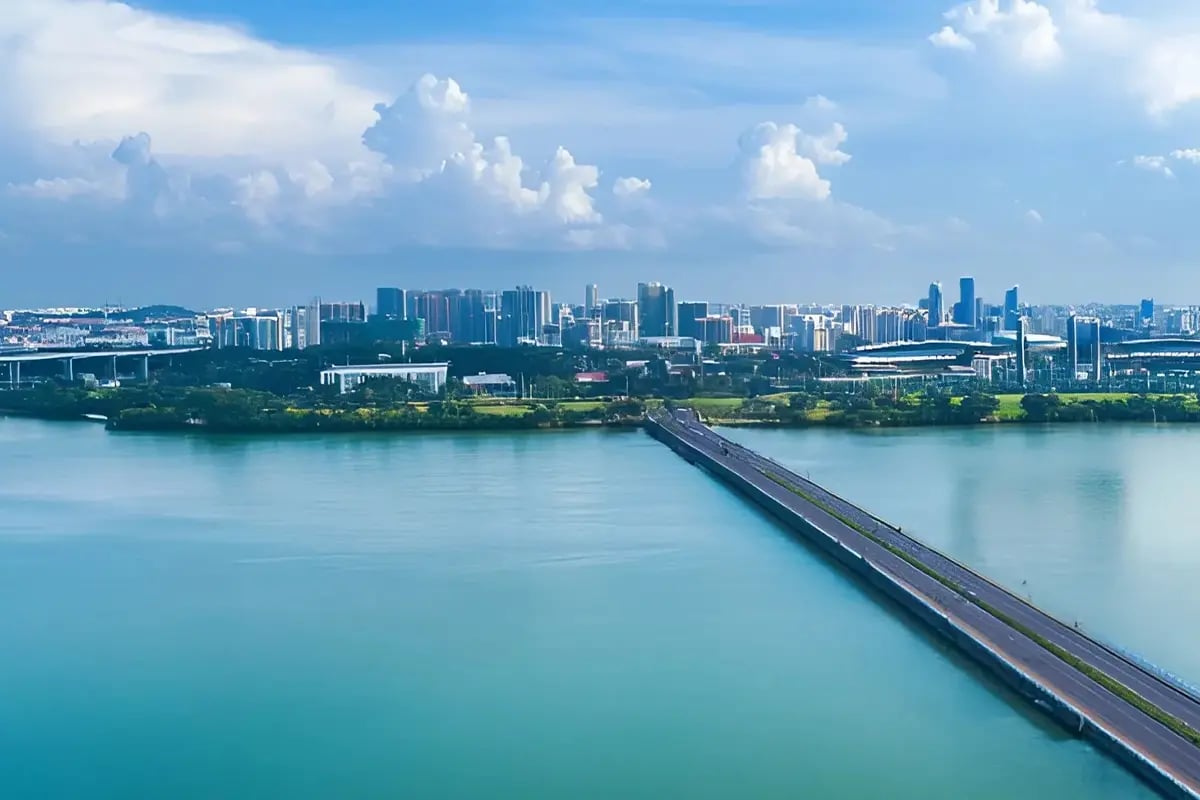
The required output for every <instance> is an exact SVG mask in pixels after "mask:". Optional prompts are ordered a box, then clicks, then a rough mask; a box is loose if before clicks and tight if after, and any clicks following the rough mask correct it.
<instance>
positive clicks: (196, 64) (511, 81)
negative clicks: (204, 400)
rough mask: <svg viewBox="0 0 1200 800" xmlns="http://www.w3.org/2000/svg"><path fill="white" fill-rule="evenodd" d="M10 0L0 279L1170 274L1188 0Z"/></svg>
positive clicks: (254, 290)
mask: <svg viewBox="0 0 1200 800" xmlns="http://www.w3.org/2000/svg"><path fill="white" fill-rule="evenodd" d="M9 5H10V6H11V11H6V14H5V15H4V16H3V18H2V19H0V37H3V38H6V39H8V40H9V41H11V42H14V43H15V46H14V47H12V48H6V49H5V50H4V51H2V52H0V75H4V76H7V77H5V78H4V79H2V80H0V270H3V271H4V273H5V274H4V278H5V280H4V281H3V282H2V283H0V306H11V305H20V304H35V303H51V302H61V303H95V302H103V301H106V300H107V301H122V302H128V303H141V302H151V301H163V302H166V301H177V302H184V303H190V304H195V305H206V304H218V303H229V304H283V303H289V302H297V301H299V300H302V299H304V298H305V297H307V296H308V295H311V294H314V293H320V294H322V295H325V296H345V297H359V296H367V295H369V293H370V291H371V290H372V288H373V287H374V286H375V285H376V284H383V283H389V284H390V283H400V284H405V285H410V286H443V285H479V286H507V285H511V284H514V283H516V282H519V281H520V282H527V281H528V282H536V283H538V284H540V285H543V286H546V287H548V288H550V289H551V290H553V291H555V292H556V293H559V294H562V295H563V296H564V297H565V298H566V299H572V298H574V295H575V294H579V293H580V292H581V291H582V290H581V289H580V288H579V287H580V286H582V285H583V284H584V283H591V282H597V283H599V284H600V285H601V287H602V291H603V292H604V293H606V294H611V295H621V294H631V293H632V291H633V286H634V284H635V283H636V282H637V281H638V280H649V279H660V280H666V281H669V282H671V283H673V284H675V285H676V287H677V292H678V293H679V294H680V295H681V296H686V297H710V298H713V299H727V300H730V301H749V302H754V301H767V300H780V301H810V300H811V301H824V302H833V301H837V302H842V301H845V302H914V301H915V299H916V298H917V297H918V296H920V295H921V294H922V293H923V292H924V287H925V286H926V285H927V284H928V282H929V281H930V280H935V279H937V280H942V281H944V282H947V283H950V282H953V281H954V280H955V279H956V278H957V277H958V275H960V274H966V273H972V274H975V275H976V276H977V278H978V281H979V285H980V291H981V293H982V294H983V295H984V296H985V297H988V298H995V299H999V297H1000V295H1001V293H1002V292H1003V290H1004V288H1006V287H1007V286H1008V285H1011V284H1012V283H1020V284H1021V285H1022V287H1023V288H1024V293H1025V296H1026V297H1027V298H1028V299H1030V300H1034V301H1036V300H1044V301H1047V302H1072V301H1075V302H1086V301H1093V300H1100V301H1113V302H1116V301H1128V302H1132V301H1134V300H1136V299H1137V298H1138V297H1140V296H1143V295H1147V296H1149V295H1152V296H1155V297H1156V298H1159V299H1160V300H1164V301H1168V302H1191V301H1197V302H1200V273H1197V270H1196V269H1195V268H1194V266H1193V263H1194V259H1195V254H1196V253H1197V252H1198V248H1200V233H1198V232H1197V230H1196V227H1197V226H1195V225H1192V224H1191V216H1192V209H1194V208H1196V205H1197V200H1200V57H1198V56H1196V55H1195V54H1196V53H1200V10H1198V9H1196V8H1194V4H1192V3H1189V2H1184V1H1183V0H1143V2H1138V3H1132V2H1118V1H1117V0H1113V1H1111V2H1106V0H1038V1H1037V2H1035V1H1034V0H971V2H967V3H959V4H956V3H953V2H928V1H927V0H914V2H907V3H884V2H879V1H872V2H868V0H842V2H837V3H834V2H816V1H815V0H793V1H792V2H788V0H693V1H692V2H687V3H684V2H678V1H677V0H644V1H643V2H633V1H632V0H613V1H611V2H575V3H568V2H543V1H541V0H513V1H512V2H508V3H503V4H500V3H491V2H466V1H465V0H458V2H448V3H443V4H437V5H433V4H415V3H394V2H346V1H345V0H343V2H340V3H335V2H327V1H326V0H289V2H266V1H265V0H263V1H261V2H245V1H243V2H237V3H235V2H232V0H148V1H147V2H140V3H139V2H133V3H132V4H130V5H129V6H122V5H118V4H115V3H112V2H108V1H107V0H10V3H9ZM142 134H145V135H142Z"/></svg>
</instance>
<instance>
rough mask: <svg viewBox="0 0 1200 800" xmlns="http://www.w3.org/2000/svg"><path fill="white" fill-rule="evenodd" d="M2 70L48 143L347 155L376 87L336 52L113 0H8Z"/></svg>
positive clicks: (16, 109) (14, 99)
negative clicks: (134, 141)
mask: <svg viewBox="0 0 1200 800" xmlns="http://www.w3.org/2000/svg"><path fill="white" fill-rule="evenodd" d="M0 41H4V42H5V46H4V47H0V74H4V75H5V76H7V78H8V80H6V81H5V86H4V88H3V91H4V92H5V93H7V94H8V95H9V97H8V101H9V105H10V106H11V109H12V111H13V113H15V114H19V115H20V116H21V118H22V119H23V120H25V121H26V122H27V124H28V125H29V126H30V127H32V128H35V129H36V130H38V131H40V132H41V134H42V135H43V136H44V137H46V139H47V140H48V141H50V142H52V143H57V144H61V145H69V144H70V143H72V142H74V141H76V140H80V141H94V140H109V141H116V140H118V139H120V138H121V137H122V136H125V135H127V134H128V133H129V132H130V131H139V130H143V131H149V132H150V133H151V134H152V135H153V136H154V137H155V141H156V142H157V147H158V148H159V149H160V150H161V151H163V152H166V153H170V154H172V155H173V156H192V157H227V156H231V155H238V156H261V157H269V158H272V159H278V158H283V157H289V156H300V155H304V154H311V153H313V152H323V153H339V154H343V155H349V154H352V153H355V152H358V151H360V150H361V145H360V144H359V142H358V136H359V134H361V132H362V130H363V129H364V128H365V127H366V126H367V125H368V124H370V120H371V117H372V114H371V108H372V105H373V104H374V103H375V102H376V101H377V100H379V99H381V96H380V93H379V92H377V91H375V90H372V89H369V88H367V87H364V86H361V85H359V84H358V83H357V82H355V81H354V80H352V79H350V78H349V77H348V76H347V74H346V70H345V68H344V67H343V66H342V65H341V64H340V63H339V62H338V61H336V60H335V59H331V58H327V57H324V56H319V55H315V54H312V53H308V52H305V51H302V50H297V49H294V48H286V47H280V46H278V45H274V44H270V43H267V42H264V41H262V40H260V39H256V38H254V37H253V36H251V35H249V34H247V33H245V32H243V31H240V30H238V29H236V28H233V27H231V26H228V25H220V24H211V23H202V22H193V21H189V20H184V19H181V18H178V17H173V16H169V15H165V14H159V13H154V12H151V11H146V10H142V9H137V8H133V7H131V6H129V5H125V4H123V3H118V2H109V1H107V0H5V3H4V13H3V14H0Z"/></svg>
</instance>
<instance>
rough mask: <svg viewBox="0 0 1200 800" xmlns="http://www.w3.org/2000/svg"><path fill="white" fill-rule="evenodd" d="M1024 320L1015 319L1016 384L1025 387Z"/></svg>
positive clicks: (1021, 318)
mask: <svg viewBox="0 0 1200 800" xmlns="http://www.w3.org/2000/svg"><path fill="white" fill-rule="evenodd" d="M1025 370H1026V367H1025V318H1024V317H1017V383H1019V384H1020V385H1021V386H1024V385H1025Z"/></svg>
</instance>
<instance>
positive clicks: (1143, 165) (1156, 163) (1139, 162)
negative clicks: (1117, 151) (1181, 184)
mask: <svg viewBox="0 0 1200 800" xmlns="http://www.w3.org/2000/svg"><path fill="white" fill-rule="evenodd" d="M1131 163H1132V164H1133V166H1135V167H1137V168H1138V169H1144V170H1146V171H1147V172H1157V173H1158V174H1159V175H1162V176H1163V177H1164V178H1174V177H1175V173H1174V172H1172V171H1171V168H1170V167H1169V166H1167V159H1166V157H1165V156H1134V157H1133V161H1132V162H1131Z"/></svg>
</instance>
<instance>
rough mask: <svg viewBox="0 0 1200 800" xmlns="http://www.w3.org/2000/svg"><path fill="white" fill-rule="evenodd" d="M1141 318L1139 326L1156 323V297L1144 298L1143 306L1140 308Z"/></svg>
mask: <svg viewBox="0 0 1200 800" xmlns="http://www.w3.org/2000/svg"><path fill="white" fill-rule="evenodd" d="M1138 313H1139V319H1138V326H1139V327H1142V328H1149V327H1150V326H1152V325H1153V324H1154V298H1152V297H1151V298H1145V299H1143V300H1142V303H1141V306H1140V307H1139V309H1138Z"/></svg>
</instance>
